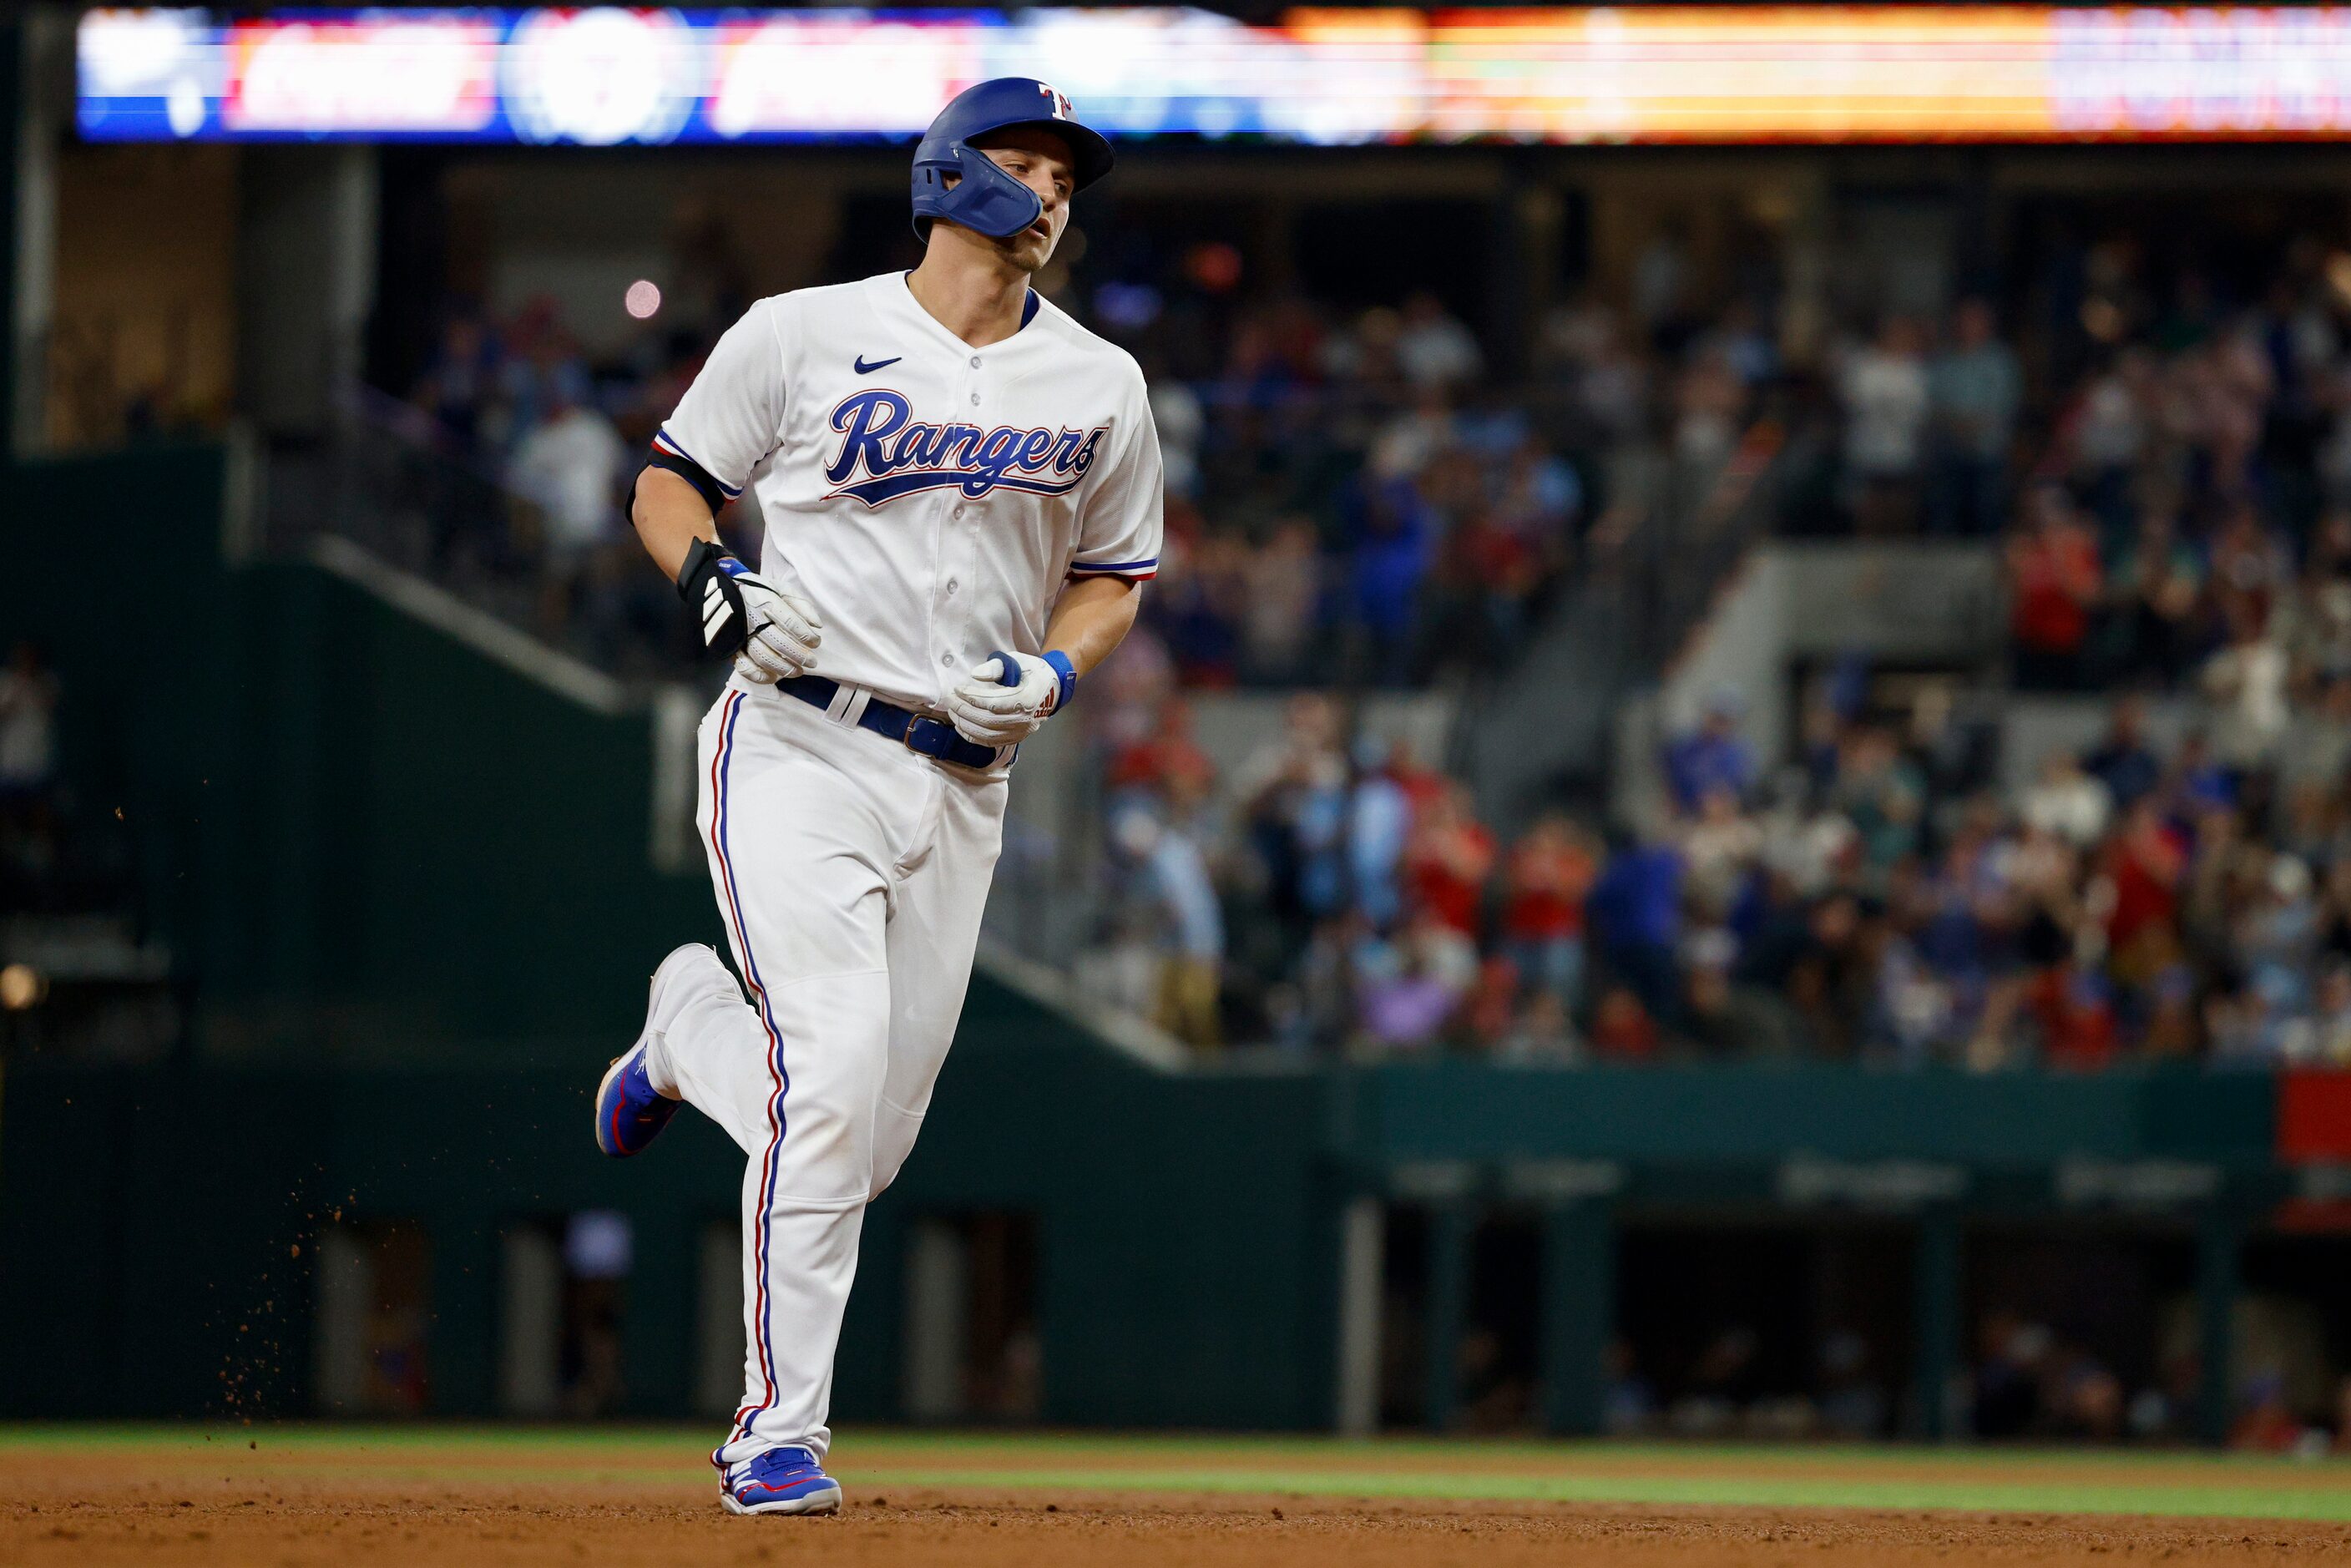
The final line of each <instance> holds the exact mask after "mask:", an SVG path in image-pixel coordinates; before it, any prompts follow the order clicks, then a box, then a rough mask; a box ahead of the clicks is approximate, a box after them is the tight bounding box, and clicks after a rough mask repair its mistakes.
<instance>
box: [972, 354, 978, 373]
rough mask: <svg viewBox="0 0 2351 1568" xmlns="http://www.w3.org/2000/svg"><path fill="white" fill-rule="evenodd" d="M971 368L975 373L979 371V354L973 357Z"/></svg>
mask: <svg viewBox="0 0 2351 1568" xmlns="http://www.w3.org/2000/svg"><path fill="white" fill-rule="evenodd" d="M971 368H972V369H973V370H975V371H976V370H977V369H979V356H978V355H977V354H974V355H973V356H972V357H971Z"/></svg>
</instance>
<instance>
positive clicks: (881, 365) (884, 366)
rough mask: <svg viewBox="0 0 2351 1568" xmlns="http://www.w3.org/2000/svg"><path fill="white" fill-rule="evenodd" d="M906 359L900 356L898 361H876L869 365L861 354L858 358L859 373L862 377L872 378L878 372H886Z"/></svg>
mask: <svg viewBox="0 0 2351 1568" xmlns="http://www.w3.org/2000/svg"><path fill="white" fill-rule="evenodd" d="M905 357H906V356H905V355H904V354H900V355H898V356H897V358H896V359H890V360H876V361H873V362H872V364H870V365H869V364H867V363H866V362H865V356H864V355H862V354H860V355H858V356H857V373H858V374H859V375H861V376H870V375H872V373H873V372H874V371H886V370H888V369H889V368H890V367H891V366H892V365H894V364H896V363H897V362H898V361H899V360H903V359H904V358H905Z"/></svg>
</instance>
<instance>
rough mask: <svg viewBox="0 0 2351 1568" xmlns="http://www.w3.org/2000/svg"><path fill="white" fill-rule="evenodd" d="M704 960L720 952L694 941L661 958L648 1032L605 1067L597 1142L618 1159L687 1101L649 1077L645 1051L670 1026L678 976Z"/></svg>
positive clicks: (639, 1146)
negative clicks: (662, 1089) (666, 1007)
mask: <svg viewBox="0 0 2351 1568" xmlns="http://www.w3.org/2000/svg"><path fill="white" fill-rule="evenodd" d="M704 959H707V960H708V961H709V962H710V963H711V964H712V965H713V966H716V965H717V964H718V955H717V954H716V953H714V952H712V951H711V950H710V949H709V948H707V947H705V946H702V945H701V944H700V943H698V942H689V943H687V944H686V945H685V946H683V947H680V948H678V949H677V950H676V951H675V952H674V953H672V954H671V955H670V956H668V957H666V958H664V959H663V960H662V961H661V967H659V968H657V969H655V970H654V971H653V987H652V989H651V990H650V992H649V993H648V994H647V997H646V1000H645V1027H644V1030H643V1033H641V1034H639V1035H638V1036H637V1042H636V1043H635V1044H634V1045H632V1046H631V1047H629V1049H628V1050H626V1051H622V1053H621V1054H620V1055H618V1056H616V1057H614V1058H613V1059H612V1065H611V1066H610V1067H608V1068H606V1069H605V1070H604V1081H603V1082H601V1083H600V1084H598V1085H597V1086H596V1146H597V1147H598V1148H600V1149H601V1150H603V1151H604V1152H605V1153H606V1154H608V1155H611V1156H612V1157H613V1158H614V1159H616V1160H620V1159H626V1158H628V1156H629V1155H633V1154H638V1153H641V1152H642V1151H643V1148H644V1146H645V1145H647V1144H650V1143H652V1142H653V1139H654V1138H656V1137H658V1136H659V1135H660V1134H661V1130H662V1129H663V1128H664V1127H666V1126H668V1125H669V1119H670V1118H671V1117H672V1116H674V1115H676V1114H677V1108H678V1106H679V1104H680V1103H682V1102H679V1101H676V1100H672V1099H670V1098H669V1097H668V1096H666V1095H664V1094H663V1093H662V1092H660V1091H659V1090H657V1089H655V1088H654V1087H653V1080H652V1079H651V1078H650V1077H648V1076H647V1075H646V1072H645V1051H646V1048H647V1047H649V1046H650V1045H652V1043H653V1036H654V1035H655V1034H657V1033H658V1032H660V1031H661V1030H663V1029H664V1028H666V1027H667V1026H668V1023H669V1014H668V1012H667V1011H665V1010H664V1006H663V1004H664V1001H667V1000H669V999H671V998H670V996H669V993H670V992H672V991H673V990H674V989H675V988H676V982H677V980H678V978H679V977H681V976H683V975H684V973H685V972H686V971H687V970H688V968H689V967H692V966H693V965H694V964H695V962H697V961H699V960H704ZM720 972H721V973H724V972H725V971H724V970H723V968H722V969H721V971H720ZM730 983H731V982H730Z"/></svg>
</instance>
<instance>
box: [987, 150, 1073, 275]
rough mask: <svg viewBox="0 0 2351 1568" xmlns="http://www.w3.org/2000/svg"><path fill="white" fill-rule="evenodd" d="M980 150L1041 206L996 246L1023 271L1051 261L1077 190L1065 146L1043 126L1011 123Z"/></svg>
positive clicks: (1031, 269)
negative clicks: (1029, 221)
mask: <svg viewBox="0 0 2351 1568" xmlns="http://www.w3.org/2000/svg"><path fill="white" fill-rule="evenodd" d="M980 151H981V152H985V153H987V156H988V158H989V160H990V161H991V162H994V163H995V165H996V166H997V167H998V168H999V169H1001V170H1003V171H1004V172H1006V173H1008V174H1009V175H1011V176H1012V177H1013V178H1014V179H1016V180H1018V181H1019V182H1020V183H1022V184H1024V185H1026V186H1028V187H1029V189H1030V190H1031V191H1034V192H1036V193H1037V200H1038V201H1039V202H1040V204H1042V205H1043V207H1044V211H1043V212H1041V213H1039V214H1037V221H1036V222H1035V223H1033V224H1030V225H1029V226H1028V227H1027V228H1025V229H1022V230H1021V231H1020V232H1019V234H1017V235H1012V236H1011V237H1010V238H1008V239H1000V240H998V241H996V242H995V243H996V245H997V246H998V247H999V248H1001V249H1002V250H1004V251H1005V252H1006V253H1007V255H1008V257H1009V258H1010V259H1011V261H1012V262H1013V264H1014V265H1016V266H1018V267H1020V268H1021V270H1023V271H1024V272H1035V271H1036V270H1037V269H1038V268H1040V267H1043V266H1044V265H1045V263H1046V262H1048V261H1050V260H1051V259H1052V256H1053V247H1054V246H1057V245H1059V244H1061V231H1062V230H1063V229H1065V228H1067V227H1069V225H1070V197H1071V194H1072V193H1074V192H1075V191H1076V189H1077V174H1076V171H1075V169H1074V167H1073V166H1072V164H1071V158H1070V144H1069V143H1068V142H1066V141H1062V140H1061V138H1060V137H1058V136H1056V135H1054V134H1053V133H1052V132H1051V131H1048V130H1046V129H1044V128H1043V127H1042V126H1037V125H1016V126H1014V127H1012V128H1011V129H1010V130H1008V131H998V132H997V133H996V134H995V135H993V136H990V137H989V138H988V139H987V141H986V143H985V144H983V145H982V146H981V147H980Z"/></svg>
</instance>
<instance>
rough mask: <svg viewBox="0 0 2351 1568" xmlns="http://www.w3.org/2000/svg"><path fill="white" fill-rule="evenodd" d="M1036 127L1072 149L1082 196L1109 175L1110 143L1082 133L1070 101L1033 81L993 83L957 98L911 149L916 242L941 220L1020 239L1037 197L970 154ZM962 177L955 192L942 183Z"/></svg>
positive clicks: (1089, 132)
mask: <svg viewBox="0 0 2351 1568" xmlns="http://www.w3.org/2000/svg"><path fill="white" fill-rule="evenodd" d="M1016 125H1040V126H1043V127H1044V128H1045V129H1046V130H1048V131H1052V132H1053V133H1054V134H1055V135H1057V136H1059V137H1060V138H1061V140H1062V141H1066V142H1068V143H1069V144H1070V162H1071V170H1072V172H1073V174H1074V177H1075V180H1076V185H1077V189H1079V190H1081V191H1082V190H1084V189H1085V188H1086V187H1087V186H1088V185H1091V184H1092V183H1094V182H1095V181H1096V180H1099V179H1101V178H1102V176H1103V175H1104V174H1107V173H1109V172H1110V166H1111V162H1112V160H1111V151H1110V142H1109V141H1107V140H1105V139H1104V138H1103V136H1102V132H1101V131H1093V130H1090V129H1088V128H1087V127H1085V126H1082V125H1080V124H1079V123H1078V122H1077V120H1076V119H1075V117H1074V111H1073V110H1071V108H1070V100H1069V99H1066V98H1064V97H1062V96H1061V94H1060V93H1058V92H1056V91H1054V90H1053V89H1051V88H1050V87H1048V86H1047V85H1046V84H1045V83H1043V82H1040V81H1039V80H1037V79H1036V78H1034V77H998V78H996V79H995V80H994V81H984V82H981V83H979V84H978V85H977V86H976V87H967V88H966V89H963V91H961V92H959V93H957V94H956V96H955V98H954V99H952V100H951V101H950V102H949V103H948V104H947V106H946V108H945V109H943V110H939V117H938V118H937V119H936V120H932V121H931V128H930V129H929V130H928V131H925V132H924V133H923V140H922V142H921V144H920V145H919V146H917V147H916V148H915V149H914V237H915V238H917V239H921V240H928V239H929V238H930V237H931V220H932V219H933V218H945V219H946V220H947V221H948V222H949V223H953V224H961V225H963V226H964V227H965V228H967V229H973V230H976V231H977V232H978V233H980V234H984V235H990V236H992V237H994V238H997V239H1006V238H1008V237H1010V236H1011V235H1017V234H1019V232H1020V231H1021V230H1022V229H1025V228H1027V227H1028V226H1029V225H1030V224H1033V223H1035V222H1036V221H1037V214H1039V213H1040V212H1042V211H1044V206H1043V204H1041V203H1040V202H1039V201H1038V200H1037V193H1036V192H1034V191H1031V190H1030V189H1029V187H1028V186H1026V185H1024V184H1022V183H1020V182H1019V181H1018V180H1016V179H1014V178H1013V177H1012V176H1011V175H1009V174H1008V173H1006V172H1004V171H1003V170H1001V169H999V168H998V167H997V166H996V164H995V162H994V161H993V160H991V159H990V158H989V157H988V156H987V153H985V152H980V151H978V150H977V149H976V148H974V147H973V146H972V142H973V141H976V140H977V139H978V138H980V137H983V136H986V135H987V134H988V133H989V132H990V131H1008V130H1010V129H1011V128H1012V127H1014V126H1016ZM949 174H955V175H958V176H960V178H959V179H958V180H957V181H956V186H955V189H953V190H949V189H948V188H947V182H946V176H947V175H949Z"/></svg>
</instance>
